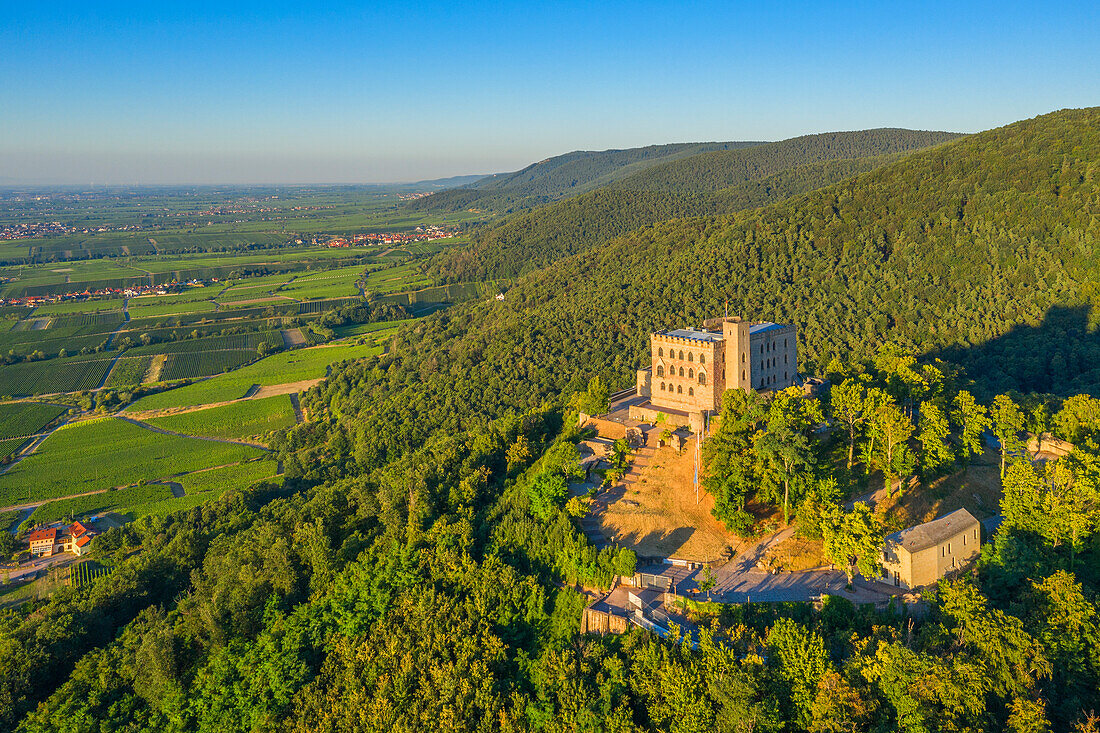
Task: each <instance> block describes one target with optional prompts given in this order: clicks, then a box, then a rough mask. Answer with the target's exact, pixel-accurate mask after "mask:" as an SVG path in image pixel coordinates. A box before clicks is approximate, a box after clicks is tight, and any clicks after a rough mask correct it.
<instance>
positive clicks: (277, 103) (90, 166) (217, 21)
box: [0, 0, 1100, 183]
mask: <svg viewBox="0 0 1100 733" xmlns="http://www.w3.org/2000/svg"><path fill="white" fill-rule="evenodd" d="M96 6H101V7H96ZM1098 7H1100V4H1098V3H1097V2H1095V1H1094V2H1081V3H1076V2H1059V3H1026V4H1025V3H1019V4H1017V3H1008V2H997V3H983V4H973V3H971V4H968V3H963V2H952V3H942V4H933V3H905V4H902V3H895V2H888V3H881V4H860V3H844V4H843V5H841V4H837V5H830V4H828V3H823V2H814V3H804V4H803V3H787V4H779V3H770V2H763V1H761V0H757V2H752V3H738V2H724V3H684V4H679V3H676V4H674V3H667V4H644V3H632V4H617V3H612V2H602V3H596V2H586V3H567V2H560V3H545V4H538V3H531V2H525V3H479V4H469V5H463V4H460V3H431V2H422V3H416V2H402V3H380V2H376V3H358V4H356V3H344V2H339V1H338V0H333V1H332V2H328V3H325V4H323V5H322V6H321V7H318V8H312V7H310V6H309V5H308V4H306V3H300V2H299V3H295V4H292V5H284V4H281V3H272V2H263V3H252V2H241V3H231V2H219V3H209V4H207V3H204V2H193V3H186V4H182V3H181V4H179V5H175V6H167V5H159V4H157V3H148V2H142V3H87V2H85V3H80V4H72V5H69V4H66V3H7V4H6V5H5V9H4V12H3V22H2V23H0V49H2V50H0V183H3V182H13V181H71V182H78V183H89V182H97V183H135V182H156V183H165V182H267V181H271V182H355V181H393V180H415V179H422V178H429V177H437V176H449V175H456V174H466V173H482V172H492V171H500V170H511V169H515V168H518V167H520V166H522V165H525V164H526V163H528V162H531V161H535V160H539V159H541V158H544V157H548V156H551V155H555V154H558V153H562V152H566V151H569V150H576V149H605V148H612V147H620V148H621V147H632V146H636V145H645V144H650V143H663V142H680V141H702V140H747V139H748V140H778V139H782V138H786V137H791V136H794V135H799V134H804V133H810V132H824V131H829V130H846V129H861V128H868V127H882V126H897V127H910V128H920V129H943V130H955V131H964V132H970V131H977V130H982V129H987V128H990V127H995V126H998V125H1002V124H1006V123H1008V122H1012V121H1015V120H1018V119H1023V118H1027V117H1032V116H1034V115H1037V114H1042V113H1044V112H1049V111H1051V110H1055V109H1060V108H1063V107H1083V106H1092V105H1097V104H1100V10H1098Z"/></svg>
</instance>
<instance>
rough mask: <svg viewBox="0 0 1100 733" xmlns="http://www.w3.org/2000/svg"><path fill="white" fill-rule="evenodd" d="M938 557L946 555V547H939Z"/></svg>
mask: <svg viewBox="0 0 1100 733" xmlns="http://www.w3.org/2000/svg"><path fill="white" fill-rule="evenodd" d="M940 557H947V548H946V547H941V548H940Z"/></svg>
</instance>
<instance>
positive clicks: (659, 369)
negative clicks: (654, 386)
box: [657, 366, 665, 377]
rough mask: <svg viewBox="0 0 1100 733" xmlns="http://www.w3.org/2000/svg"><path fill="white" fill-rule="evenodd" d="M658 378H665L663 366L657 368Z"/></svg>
mask: <svg viewBox="0 0 1100 733" xmlns="http://www.w3.org/2000/svg"><path fill="white" fill-rule="evenodd" d="M657 376H658V377H663V376H665V368H664V367H663V366H659V367H657Z"/></svg>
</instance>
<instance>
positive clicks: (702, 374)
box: [699, 372, 707, 384]
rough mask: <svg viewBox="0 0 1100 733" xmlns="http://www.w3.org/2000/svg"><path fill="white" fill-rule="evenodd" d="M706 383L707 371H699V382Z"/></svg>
mask: <svg viewBox="0 0 1100 733" xmlns="http://www.w3.org/2000/svg"><path fill="white" fill-rule="evenodd" d="M706 383H707V373H706V372H699V384H706Z"/></svg>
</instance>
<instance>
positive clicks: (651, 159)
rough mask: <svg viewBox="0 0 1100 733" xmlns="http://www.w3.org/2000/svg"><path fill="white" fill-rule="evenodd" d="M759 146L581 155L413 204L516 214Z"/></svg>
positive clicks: (707, 146)
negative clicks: (657, 169) (706, 155)
mask: <svg viewBox="0 0 1100 733" xmlns="http://www.w3.org/2000/svg"><path fill="white" fill-rule="evenodd" d="M759 144H760V143H756V142H724V143H723V142H717V143H674V144H671V145H648V146H646V147H643V148H628V149H625V150H603V151H586V150H578V151H575V152H572V153H566V154H564V155H557V156H554V157H553V158H547V159H546V160H542V161H539V162H538V163H532V164H531V165H529V166H527V167H526V168H524V169H523V170H519V171H515V172H513V173H499V174H495V175H491V176H485V177H484V178H481V179H480V180H478V181H474V182H472V183H470V184H468V185H466V186H463V187H461V188H456V189H452V190H448V191H442V192H440V193H437V194H433V195H432V196H426V197H424V198H423V199H419V200H418V201H415V202H411V203H410V204H409V207H410V208H412V209H415V210H421V211H423V210H447V211H462V210H466V209H471V208H476V209H482V210H491V211H504V212H507V211H512V210H516V209H525V208H531V207H533V206H538V205H540V204H545V203H548V202H551V201H557V200H559V199H562V198H565V197H567V196H576V195H578V194H581V193H584V192H586V191H591V190H593V189H595V188H599V187H601V186H606V185H608V184H609V183H612V182H614V181H617V180H619V179H621V178H624V177H627V176H630V175H633V174H635V173H638V172H641V171H643V170H645V169H646V168H649V167H652V166H655V165H659V164H661V163H667V162H671V161H674V160H679V159H681V158H686V157H690V156H693V155H698V154H699V153H703V152H710V151H727V150H736V149H740V148H745V147H752V146H754V145H759Z"/></svg>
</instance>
